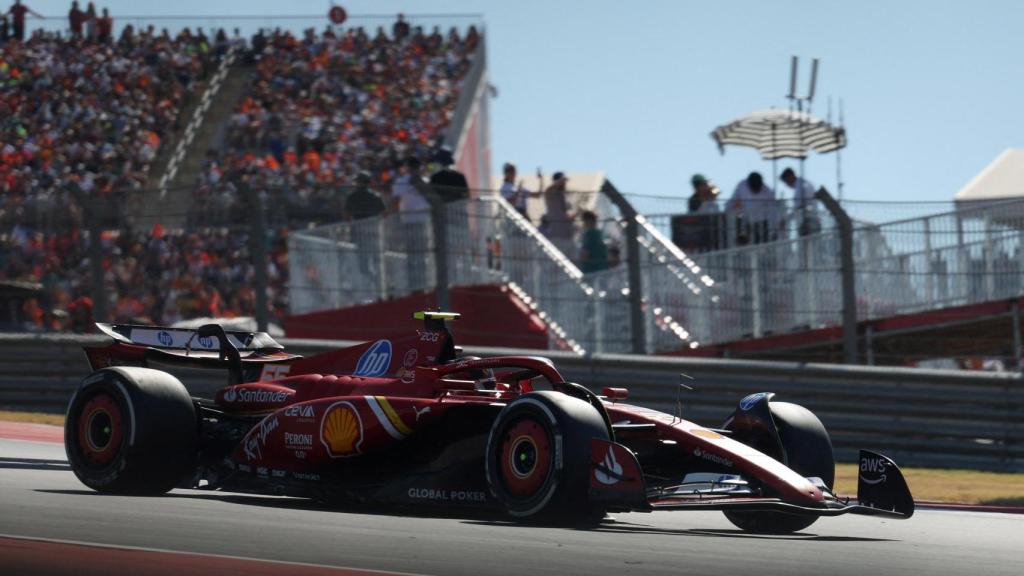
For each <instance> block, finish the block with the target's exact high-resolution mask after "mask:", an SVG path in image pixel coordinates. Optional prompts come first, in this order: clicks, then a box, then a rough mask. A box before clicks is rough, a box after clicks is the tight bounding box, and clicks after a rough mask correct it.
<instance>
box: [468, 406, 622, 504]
mask: <svg viewBox="0 0 1024 576" xmlns="http://www.w3.org/2000/svg"><path fill="white" fill-rule="evenodd" d="M593 438H599V439H602V440H607V439H608V429H607V427H606V426H605V423H604V420H603V419H602V418H601V415H600V414H599V413H598V412H597V410H595V409H594V407H593V406H591V405H590V404H588V403H586V402H584V401H583V400H579V399H577V398H573V397H571V396H567V395H565V394H560V393H558V392H550V391H543V392H532V393H529V394H524V395H523V396H521V397H519V398H516V399H515V400H513V401H512V402H510V403H509V404H508V406H506V407H505V408H504V409H503V410H502V411H501V413H500V414H499V415H498V418H497V419H496V420H495V421H494V424H493V425H492V426H491V432H490V435H489V437H488V439H487V452H486V457H485V462H486V464H485V467H486V470H485V474H486V477H487V483H488V486H489V487H490V490H491V493H492V494H493V495H494V497H495V498H496V499H497V500H498V501H499V502H501V503H502V505H503V506H504V507H505V510H506V511H507V512H508V513H509V514H510V515H511V516H513V517H516V518H521V519H539V520H543V521H557V522H593V520H594V519H595V518H601V517H603V515H604V511H603V510H600V509H597V508H595V507H594V506H591V505H590V503H589V502H588V498H587V493H588V490H589V486H590V444H591V440H592V439H593Z"/></svg>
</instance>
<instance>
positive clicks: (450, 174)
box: [430, 146, 469, 204]
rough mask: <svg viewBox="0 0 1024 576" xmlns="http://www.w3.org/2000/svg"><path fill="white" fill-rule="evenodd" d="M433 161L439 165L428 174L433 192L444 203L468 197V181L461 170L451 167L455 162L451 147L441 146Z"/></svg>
mask: <svg viewBox="0 0 1024 576" xmlns="http://www.w3.org/2000/svg"><path fill="white" fill-rule="evenodd" d="M434 161H435V162H437V163H438V164H440V165H441V168H440V169H439V170H438V171H437V172H434V173H433V174H431V175H430V185H431V186H433V188H434V192H435V193H436V194H437V195H438V196H440V197H441V199H442V200H443V201H444V202H445V204H448V203H451V202H458V201H459V200H466V199H468V198H469V183H468V182H467V181H466V176H465V175H464V174H463V173H462V172H459V171H458V170H455V169H454V168H452V165H453V164H455V156H454V155H453V154H452V149H451V148H449V147H447V146H442V147H441V148H440V149H439V150H438V151H437V153H436V154H435V155H434Z"/></svg>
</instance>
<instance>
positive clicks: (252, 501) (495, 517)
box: [36, 489, 896, 542]
mask: <svg viewBox="0 0 1024 576" xmlns="http://www.w3.org/2000/svg"><path fill="white" fill-rule="evenodd" d="M36 492H43V493H48V494H70V495H87V494H91V495H95V496H107V494H101V493H99V492H94V491H92V490H87V489H83V490H43V489H37V490H36ZM128 498H135V496H128ZM154 498H188V499H199V500H216V501H220V502H225V503H228V504H238V505H241V506H261V507H265V508H279V509H286V510H302V511H310V512H338V513H345V514H367V515H372V516H403V517H412V518H444V519H450V520H460V521H462V522H463V523H464V524H468V525H477V526H494V527H501V526H508V527H517V528H523V527H536V528H560V529H565V530H583V531H588V532H608V533H615V534H624V535H625V534H637V535H646V534H657V535H676V536H697V537H702V538H709V537H710V538H759V539H772V540H800V541H806V542H895V541H896V540H892V539H887V538H864V537H854V536H820V535H817V534H813V533H806V532H803V533H796V534H778V535H777V534H752V533H749V532H744V531H742V530H730V529H716V530H711V529H704V528H692V529H683V530H678V529H671V528H657V527H654V526H650V525H647V524H639V523H632V522H625V521H622V520H618V519H616V518H613V517H605V518H604V519H603V520H601V521H600V522H594V521H589V522H577V523H568V522H550V521H547V522H545V521H537V520H534V521H515V520H511V519H509V518H508V517H507V516H505V515H503V514H501V513H500V512H498V511H494V510H473V509H455V510H439V509H436V508H413V507H403V506H384V505H381V504H359V503H348V502H342V503H337V502H320V501H317V500H311V499H307V498H294V497H281V496H268V495H261V494H242V493H237V492H217V491H209V492H203V491H199V490H190V491H188V492H180V491H174V492H169V493H167V494H164V495H161V496H154Z"/></svg>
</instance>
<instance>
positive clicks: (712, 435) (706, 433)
mask: <svg viewBox="0 0 1024 576" xmlns="http://www.w3.org/2000/svg"><path fill="white" fill-rule="evenodd" d="M690 434H693V435H694V436H699V437H701V438H706V439H708V440H721V439H722V438H724V436H722V435H721V434H719V433H718V432H715V431H714V430H707V429H705V428H694V429H693V430H690Z"/></svg>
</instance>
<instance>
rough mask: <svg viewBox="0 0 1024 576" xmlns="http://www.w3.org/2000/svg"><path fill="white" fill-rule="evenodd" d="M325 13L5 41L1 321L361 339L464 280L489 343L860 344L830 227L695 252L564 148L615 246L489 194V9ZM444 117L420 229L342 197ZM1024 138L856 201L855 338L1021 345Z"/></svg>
mask: <svg viewBox="0 0 1024 576" xmlns="http://www.w3.org/2000/svg"><path fill="white" fill-rule="evenodd" d="M322 26H323V25H322V23H321V24H318V25H317V27H316V28H305V29H303V30H301V31H294V30H290V29H288V28H287V27H285V28H278V29H265V30H261V31H259V32H257V33H256V34H255V35H254V36H252V37H250V38H245V39H243V38H241V37H240V36H235V35H232V36H231V37H229V36H228V35H227V34H226V33H222V32H219V33H213V34H212V38H208V37H207V36H205V34H202V33H200V32H197V33H192V32H189V31H188V30H187V29H183V30H182V31H181V32H180V33H176V34H173V35H172V34H170V33H156V32H155V31H154V30H153V29H152V28H149V27H144V26H141V25H140V26H138V30H140V31H141V32H137V33H136V32H131V33H126V34H120V35H118V36H117V37H118V39H117V40H111V41H109V42H107V43H99V44H98V43H91V42H83V41H79V40H71V39H68V38H67V37H62V36H58V35H56V34H53V33H37V34H35V35H34V36H33V37H32V39H31V40H29V41H27V42H25V43H24V44H19V43H8V44H6V45H4V46H3V47H2V48H0V282H5V283H8V284H9V285H11V286H17V290H12V291H10V292H11V294H15V295H16V297H15V296H12V297H11V298H12V299H10V300H9V302H8V305H9V306H16V307H17V308H18V312H19V313H18V314H9V315H8V316H7V318H9V320H8V323H12V322H14V323H21V324H22V325H23V327H24V328H25V329H28V330H33V331H54V330H78V331H81V330H85V329H87V328H88V326H89V322H88V320H89V317H90V314H91V315H92V316H94V317H95V318H98V319H105V320H112V321H118V322H154V323H164V324H170V323H173V322H178V321H188V320H190V319H195V318H200V317H222V318H224V317H229V318H230V317H239V316H253V317H255V318H256V319H257V320H258V321H259V322H260V323H266V322H268V321H270V322H275V323H278V324H280V325H283V326H284V327H285V330H286V332H287V333H288V335H290V336H305V337H331V338H366V337H372V336H374V335H376V334H377V333H386V332H389V331H390V330H389V328H393V327H396V326H397V325H401V324H402V323H404V322H407V321H408V320H407V319H406V316H407V314H405V312H407V311H411V310H414V309H420V308H424V307H432V306H437V305H441V304H442V303H443V302H445V301H447V302H448V303H449V305H451V304H457V306H458V308H459V309H460V311H463V312H466V313H467V314H466V318H467V319H469V321H468V322H465V323H463V324H461V325H460V328H459V329H460V331H461V332H462V335H463V336H462V337H461V340H462V341H465V342H467V343H469V344H483V345H513V346H522V347H533V348H560V349H567V350H574V351H576V352H578V353H598V352H629V351H634V352H638V351H643V352H647V353H659V354H685V355H716V356H734V357H735V356H740V357H758V358H787V359H802V360H838V359H839V358H840V347H841V346H840V340H841V339H840V333H841V330H840V327H841V318H842V316H841V311H842V310H841V309H842V294H841V290H840V285H841V283H840V282H839V270H840V268H841V263H840V262H839V259H838V252H839V250H838V246H839V244H840V237H839V232H838V230H836V229H835V228H834V227H831V226H828V225H826V226H825V228H824V229H823V230H822V231H821V232H820V233H817V234H812V235H809V236H800V235H799V234H798V233H797V231H796V229H795V228H792V229H783V230H781V231H780V234H779V235H778V237H776V238H775V241H773V242H768V243H765V244H755V245H735V244H734V243H732V241H733V239H734V238H735V237H736V230H735V229H734V228H729V227H728V226H731V225H732V224H728V217H727V216H722V219H723V222H726V223H727V225H725V226H722V227H721V231H722V232H723V233H724V234H725V238H726V240H727V241H726V242H723V243H722V244H721V245H717V246H715V247H714V248H715V249H713V250H706V251H703V252H700V251H694V252H690V251H688V249H689V246H684V247H683V248H680V246H677V245H676V244H675V243H673V238H672V234H671V232H672V230H671V226H670V222H671V220H670V215H665V216H654V217H645V216H643V215H639V214H635V210H634V206H653V205H655V204H657V199H653V198H649V197H641V196H638V195H622V194H620V193H619V192H618V191H617V190H616V189H615V187H614V185H612V183H611V182H610V181H609V180H608V178H606V176H605V175H604V174H603V173H570V174H569V176H570V182H571V183H572V187H571V188H570V190H569V192H568V193H567V194H568V207H569V210H570V212H576V211H578V210H580V209H590V210H594V211H596V212H597V213H598V214H599V215H600V217H601V219H602V222H601V229H602V231H603V234H604V237H605V238H606V240H607V241H608V242H609V243H611V244H613V245H614V248H616V249H617V250H616V253H617V254H618V260H617V262H616V264H613V265H611V266H609V268H608V269H606V270H602V271H598V272H590V273H584V272H583V271H582V270H581V269H580V266H579V262H578V259H577V254H576V249H575V248H574V247H573V245H572V244H571V242H570V243H566V242H556V241H553V239H552V238H550V237H548V236H546V235H545V229H544V226H543V225H542V223H543V222H544V218H543V216H544V215H543V214H542V212H543V205H544V202H543V201H542V200H541V199H540V198H533V199H531V200H530V202H529V203H528V209H527V210H526V213H525V214H520V213H519V212H518V211H516V210H515V208H514V207H512V206H511V205H509V204H508V202H506V201H505V200H503V199H501V198H500V195H498V194H496V193H495V189H496V188H497V187H498V184H499V183H498V181H497V180H495V179H492V177H491V174H490V166H491V157H490V148H489V140H490V133H489V118H488V113H489V106H490V95H491V90H490V89H489V84H488V82H489V79H488V74H487V65H486V62H487V61H486V42H485V38H484V36H483V35H482V34H481V33H480V32H479V30H480V29H482V28H478V27H477V26H476V25H475V24H468V25H467V24H466V23H465V22H463V23H462V24H461V25H460V26H456V27H452V28H448V29H445V30H442V28H441V27H440V26H433V25H431V24H425V25H423V23H417V24H416V25H415V26H414V27H413V29H412V31H411V33H410V34H409V35H407V36H403V37H400V38H396V37H394V36H393V35H389V34H387V33H386V32H385V31H384V30H383V29H382V28H378V30H377V32H376V33H371V32H369V31H368V30H369V29H368V28H363V27H361V26H359V25H358V24H357V25H349V26H345V27H327V28H322ZM126 28H127V27H126ZM317 29H322V30H323V31H321V32H317V31H316V30H317ZM442 143H443V144H445V145H447V146H450V147H451V148H452V149H453V150H454V156H455V165H456V167H457V168H458V169H459V170H460V171H461V172H463V173H464V174H465V175H466V176H467V180H468V184H469V188H470V195H469V198H467V199H465V200H461V201H459V202H453V203H450V204H446V205H444V206H440V207H439V206H433V207H432V208H430V211H429V214H424V215H423V219H422V220H420V219H417V220H416V221H417V222H424V223H428V224H429V225H427V224H425V226H426V228H425V229H424V231H423V235H422V237H419V239H418V240H417V241H414V242H410V241H409V238H410V236H409V235H408V230H409V228H410V220H409V219H408V218H407V215H403V214H402V213H396V212H394V211H393V210H388V211H387V212H385V213H384V214H382V215H380V216H377V217H372V218H366V219H364V220H358V221H352V220H349V219H347V218H346V215H345V211H346V209H345V205H346V199H347V198H348V196H349V195H350V194H351V193H352V192H353V190H354V189H355V187H356V182H357V181H358V178H359V175H360V174H361V173H366V174H367V176H368V182H367V185H368V187H369V188H372V189H374V190H376V191H378V192H380V193H381V194H382V195H383V196H384V197H385V199H387V200H389V199H388V194H389V193H390V192H391V190H392V186H393V185H394V184H395V182H396V180H397V179H398V178H399V177H400V175H401V174H403V172H402V171H401V170H402V168H400V166H401V165H402V164H403V162H405V161H406V160H407V159H408V158H409V157H416V158H418V159H420V160H421V161H422V162H423V163H427V164H429V163H430V162H431V161H432V160H433V159H434V158H435V152H436V150H437V149H438V147H439V146H440V145H441V144H442ZM1019 164H1020V155H1019V151H1018V152H1008V153H1007V154H1005V155H1004V156H1002V157H1001V158H1000V159H998V160H997V162H996V163H994V164H993V167H992V168H990V169H988V170H986V171H985V172H984V173H983V174H982V175H979V178H978V179H977V180H976V181H975V182H972V183H971V185H969V186H968V187H967V188H965V191H964V192H963V193H962V194H961V195H962V196H963V198H960V197H958V202H959V204H958V205H957V206H956V207H953V206H950V209H949V210H947V211H945V212H943V213H940V214H931V215H929V216H915V217H914V218H904V219H901V220H899V221H892V222H880V223H873V222H868V221H866V220H865V219H859V220H858V224H857V230H856V233H855V234H856V236H855V237H856V243H855V248H856V251H855V262H856V266H857V286H858V288H857V303H858V314H859V315H858V321H859V324H858V330H859V339H860V346H861V351H862V354H861V361H863V362H867V363H892V364H906V363H913V362H921V361H925V362H927V361H930V360H932V359H934V358H936V357H939V358H941V357H958V358H962V357H965V356H971V357H975V356H977V357H987V356H997V357H1000V358H1003V359H1008V360H1011V359H1012V360H1013V361H1019V357H1020V355H1021V354H1022V350H1024V345H1022V344H1021V343H1020V340H1021V336H1020V322H1019V308H1020V304H1021V303H1022V302H1021V301H1019V298H1020V296H1021V295H1022V294H1024V283H1022V282H1021V280H1020V278H1021V276H1020V274H1021V270H1024V267H1022V266H1021V265H1020V261H1021V256H1020V255H1021V249H1020V246H1019V244H1020V242H1021V240H1020V230H1021V229H1024V225H1021V224H1020V222H1018V221H1017V220H1018V219H1017V218H1016V214H1017V213H1016V212H1014V211H1012V210H1010V208H1011V207H1012V208H1014V209H1016V206H1017V204H1014V202H1016V200H1014V199H1013V190H1012V189H1013V186H1014V185H1015V184H1014V182H1018V181H1019V178H1017V176H1015V175H1016V174H1017V173H1016V172H1014V170H1018V169H1019ZM435 168H436V166H430V168H429V170H433V169H435ZM550 178H551V175H550V174H547V175H545V176H544V177H543V181H546V182H549V181H550ZM529 184H530V183H529V182H527V187H528V188H533V189H534V190H535V191H539V190H540V188H541V187H542V186H541V185H540V183H539V182H538V183H537V184H536V185H534V186H532V187H531V186H530V185H529ZM996 189H998V190H996ZM389 201H390V200H389ZM672 203H673V206H674V208H672V210H673V211H674V213H676V214H678V213H679V212H682V210H681V209H680V208H679V207H680V206H682V205H683V204H684V203H683V202H682V201H681V200H679V199H674V200H672ZM993 203H996V204H995V205H993ZM846 206H847V207H848V209H849V211H850V212H854V213H858V211H861V210H863V209H864V207H863V206H859V205H857V204H856V203H847V204H846ZM790 208H791V207H790ZM927 208H932V206H928V207H927ZM780 209H781V210H783V211H784V212H785V211H786V210H787V209H786V208H780ZM910 209H914V210H918V209H921V207H920V206H914V207H910ZM887 210H889V208H888V207H887V208H886V209H885V211H887ZM931 211H932V212H942V211H941V210H931ZM427 228H429V229H427ZM978 318H980V319H981V320H978V321H977V322H975V321H974V320H975V319H978ZM951 319H952V320H951ZM982 320H984V321H982ZM986 322H987V323H986ZM992 333H996V334H999V336H996V337H983V336H985V335H986V334H992ZM922 334H925V335H930V336H929V337H930V338H932V339H931V340H929V339H928V338H923V337H922ZM964 334H968V335H969V336H964ZM968 339H969V340H970V343H971V344H972V345H970V346H968V345H966V344H965V342H966V341H967V340H968ZM937 342H938V343H939V344H936V343H937Z"/></svg>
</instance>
